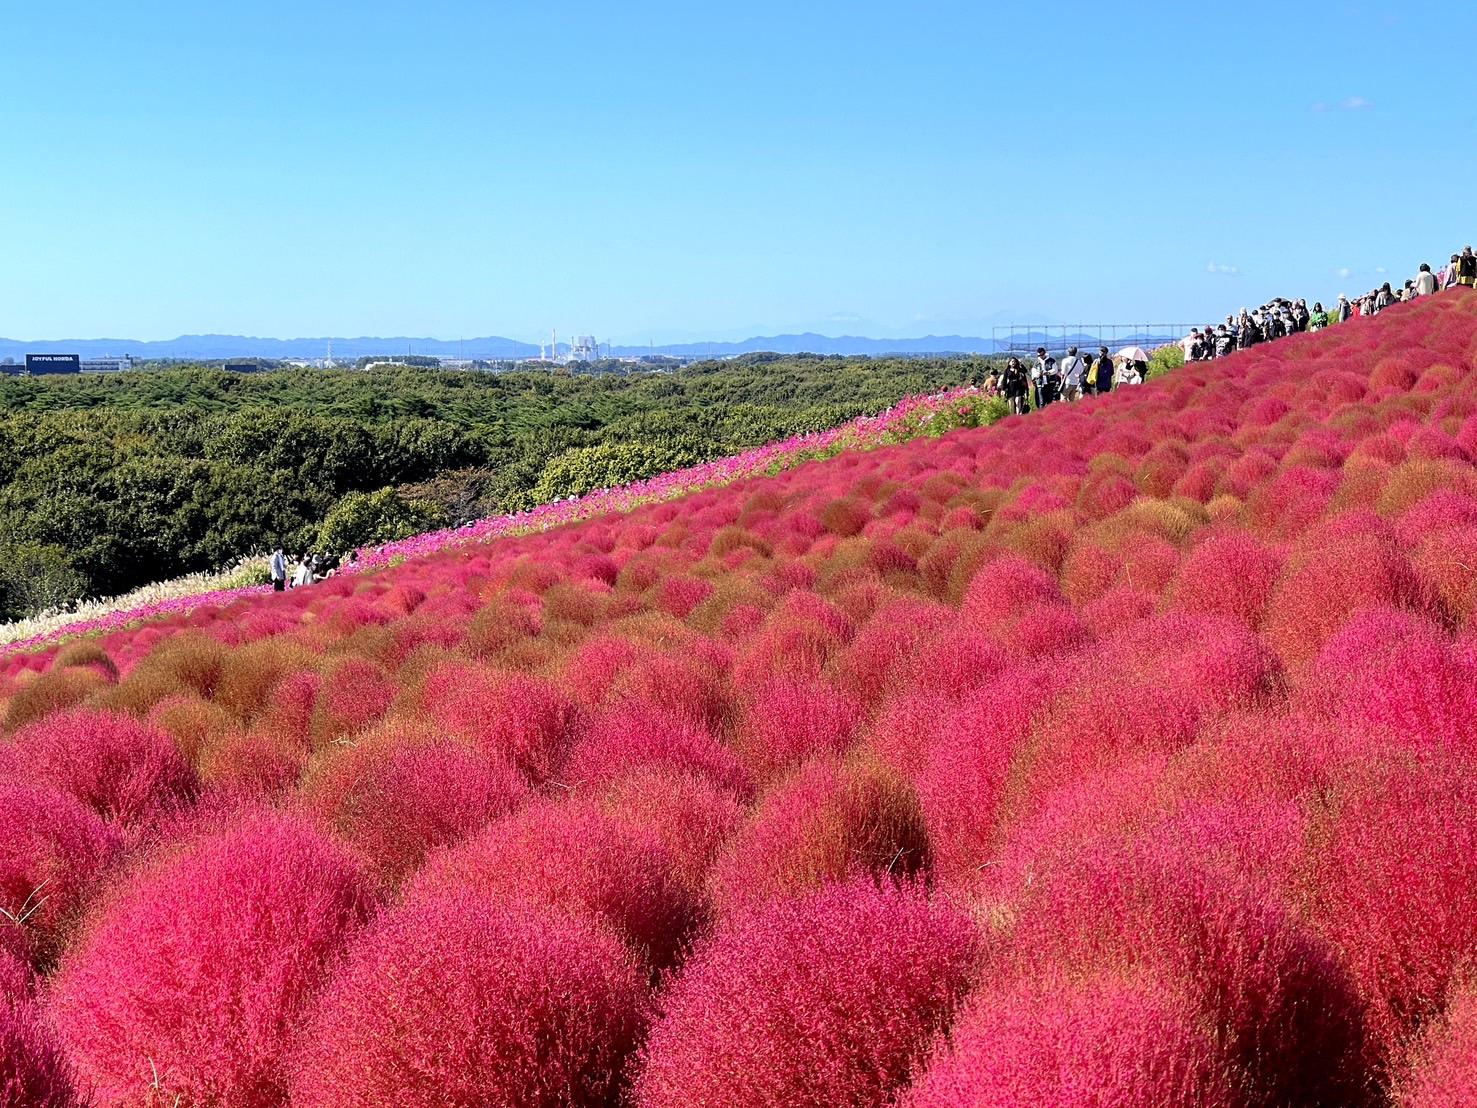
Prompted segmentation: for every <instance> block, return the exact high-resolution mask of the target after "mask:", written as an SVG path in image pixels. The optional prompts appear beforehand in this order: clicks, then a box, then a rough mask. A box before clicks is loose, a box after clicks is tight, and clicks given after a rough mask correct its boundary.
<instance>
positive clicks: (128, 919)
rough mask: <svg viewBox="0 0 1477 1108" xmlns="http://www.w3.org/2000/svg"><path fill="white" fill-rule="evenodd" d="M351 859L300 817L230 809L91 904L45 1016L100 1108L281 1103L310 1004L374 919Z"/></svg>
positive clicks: (250, 1107) (268, 1107)
mask: <svg viewBox="0 0 1477 1108" xmlns="http://www.w3.org/2000/svg"><path fill="white" fill-rule="evenodd" d="M371 906H372V902H371V899H370V891H369V886H368V884H367V883H366V882H365V880H364V879H363V877H361V876H360V874H359V871H358V869H357V867H356V866H355V865H354V863H353V861H352V860H351V858H350V857H349V855H348V854H347V852H345V851H344V850H342V849H341V848H338V847H335V846H333V845H332V844H331V843H329V842H328V841H327V840H326V839H325V838H324V837H323V836H322V835H321V834H320V833H319V832H318V831H316V830H314V829H313V827H312V826H311V825H310V824H308V823H307V821H306V820H304V819H302V818H301V817H294V816H289V815H285V814H277V813H268V812H262V813H258V814H250V815H246V816H243V817H240V818H239V819H237V820H236V821H235V822H234V824H233V825H232V826H230V827H229V828H227V829H226V830H223V831H218V832H214V833H206V834H203V835H201V836H199V837H197V838H194V839H192V840H190V841H187V842H186V843H184V844H183V845H181V846H180V847H178V848H175V849H172V850H170V851H167V852H165V853H164V854H162V855H161V856H160V857H159V859H158V860H157V861H153V862H146V863H145V864H144V865H142V866H141V867H140V868H139V869H138V870H137V872H135V873H134V874H133V875H132V876H131V877H130V878H129V879H128V880H127V881H126V882H125V883H124V884H123V885H121V886H120V887H119V888H118V889H116V890H114V891H113V892H112V893H111V894H110V895H108V896H107V897H105V898H104V899H103V900H102V901H101V903H99V904H98V905H97V907H96V908H95V909H94V912H93V915H92V917H91V918H90V919H89V920H88V922H87V924H86V928H85V933H84V934H83V935H82V937H81V938H80V939H79V941H78V943H77V944H76V945H75V946H74V948H73V949H72V950H71V951H70V952H69V954H68V956H67V958H66V959H65V960H64V962H63V964H62V966H61V968H60V971H59V973H58V974H57V977H56V981H55V984H54V988H53V992H52V995H51V999H50V1004H49V1015H50V1017H51V1020H52V1022H53V1023H54V1024H55V1026H56V1029H57V1033H58V1035H59V1037H60V1039H61V1041H62V1043H63V1044H64V1046H65V1048H66V1051H67V1055H68V1057H69V1058H70V1059H71V1060H72V1062H73V1064H74V1065H75V1066H76V1069H77V1074H78V1081H79V1085H80V1087H81V1088H83V1089H85V1090H92V1091H93V1093H94V1095H95V1097H96V1099H97V1100H99V1101H101V1102H103V1103H110V1104H112V1103H119V1104H126V1105H145V1104H152V1103H155V1102H156V1101H157V1100H159V1099H162V1100H163V1101H164V1102H166V1103H173V1102H174V1101H175V1100H176V1098H178V1100H179V1101H180V1103H182V1104H183V1103H190V1104H203V1103H210V1104H220V1105H231V1106H239V1108H279V1106H280V1105H281V1104H282V1102H283V1099H284V1096H285V1093H286V1087H287V1078H288V1052H289V1049H290V1048H291V1045H292V1043H293V1039H294V1037H295V1035H296V1034H297V1032H298V1030H299V1027H300V1025H301V1022H302V1015H303V1007H304V1004H305V1002H306V1000H307V998H308V995H309V993H310V992H311V991H312V989H313V988H314V987H316V986H317V985H318V984H319V983H320V981H321V979H322V977H323V975H324V973H325V971H326V969H327V966H328V963H329V961H330V960H331V959H332V958H333V957H334V956H335V955H336V954H337V953H338V951H339V950H340V948H341V947H342V946H343V945H344V943H345V942H346V941H347V940H348V939H349V938H350V937H351V936H352V935H353V934H354V932H355V931H356V930H357V929H358V927H359V926H360V925H361V924H362V923H363V922H364V920H365V919H366V917H367V916H368V914H369V912H370V909H371Z"/></svg>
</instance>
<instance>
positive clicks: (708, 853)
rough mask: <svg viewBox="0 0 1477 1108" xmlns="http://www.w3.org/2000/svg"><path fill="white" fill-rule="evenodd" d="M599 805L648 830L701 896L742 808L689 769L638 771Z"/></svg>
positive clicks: (681, 876)
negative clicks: (709, 872)
mask: <svg viewBox="0 0 1477 1108" xmlns="http://www.w3.org/2000/svg"><path fill="white" fill-rule="evenodd" d="M601 808H602V809H603V810H604V811H605V812H606V813H607V814H609V815H611V816H613V817H615V818H616V819H618V820H620V821H621V822H622V823H625V824H627V825H629V826H633V827H637V828H640V829H641V830H642V831H650V832H652V833H654V834H655V835H656V837H657V838H658V839H659V840H660V841H661V844H662V845H663V846H664V847H666V848H667V850H668V852H669V853H670V854H671V856H672V872H673V874H674V875H675V876H676V878H677V880H678V881H680V882H681V883H682V886H683V887H684V888H685V889H687V891H688V892H690V893H691V894H692V895H693V896H695V897H702V896H704V895H706V891H705V890H706V882H707V878H708V870H709V869H710V868H711V867H712V865H713V859H714V858H715V857H717V855H718V851H719V850H721V849H722V847H723V844H724V842H725V841H726V840H727V839H728V837H729V836H730V835H732V834H733V833H734V832H735V831H736V830H738V827H739V825H740V824H741V823H742V822H743V818H744V814H745V809H744V807H743V805H742V804H741V803H740V802H739V800H738V798H737V797H736V796H734V794H733V793H730V792H728V791H727V790H725V789H721V788H718V787H717V786H716V785H714V784H712V783H711V782H710V781H709V780H708V779H706V778H703V777H698V776H696V775H695V774H692V773H671V772H666V771H661V770H658V769H655V768H652V767H647V768H641V769H637V770H635V771H634V772H632V773H629V774H627V775H626V776H624V777H622V778H621V779H620V780H619V781H617V782H615V783H614V784H613V785H611V786H610V787H609V789H608V790H607V791H606V793H605V795H604V796H603V797H602V798H601Z"/></svg>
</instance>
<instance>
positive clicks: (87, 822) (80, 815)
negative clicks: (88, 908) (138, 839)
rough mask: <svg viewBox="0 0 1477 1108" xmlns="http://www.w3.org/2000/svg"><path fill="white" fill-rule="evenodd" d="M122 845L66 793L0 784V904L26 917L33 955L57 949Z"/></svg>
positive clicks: (45, 957)
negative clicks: (93, 887) (89, 893)
mask: <svg viewBox="0 0 1477 1108" xmlns="http://www.w3.org/2000/svg"><path fill="white" fill-rule="evenodd" d="M121 845H122V844H121V842H120V839H119V836H118V833H117V832H116V831H115V830H113V829H112V828H110V827H109V826H108V825H107V824H106V823H104V822H103V820H102V819H101V818H100V817H99V816H98V815H97V814H96V813H94V812H91V811H89V810H88V809H87V808H85V807H83V806H82V804H81V802H80V801H78V800H76V799H74V798H73V797H70V796H68V795H67V794H66V793H61V792H57V791H55V790H53V789H45V788H37V787H35V786H31V785H21V784H11V783H8V782H0V909H4V911H5V913H6V915H7V916H9V917H10V919H12V920H20V921H24V922H23V927H24V930H25V936H26V945H27V947H28V948H29V957H30V958H31V959H32V960H33V961H36V962H38V963H42V964H44V963H46V962H48V961H50V959H51V958H52V957H54V956H55V955H56V954H57V953H58V951H59V950H60V949H61V946H62V944H63V942H64V941H65V940H66V937H67V934H68V932H69V930H70V928H71V925H72V924H73V923H74V922H75V921H76V918H77V915H78V914H79V912H80V911H81V909H82V906H83V902H84V898H85V897H86V895H87V894H88V892H89V891H90V890H91V887H92V885H93V883H94V882H95V881H96V880H97V878H98V877H99V876H100V875H101V874H102V872H103V870H104V869H106V868H107V866H108V865H109V864H110V863H111V862H112V860H113V859H114V858H115V857H116V856H117V854H118V851H119V849H120V847H121Z"/></svg>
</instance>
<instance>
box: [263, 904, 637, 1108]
mask: <svg viewBox="0 0 1477 1108" xmlns="http://www.w3.org/2000/svg"><path fill="white" fill-rule="evenodd" d="M648 1007H649V993H648V987H647V985H646V983H645V971H644V970H643V969H642V968H641V967H640V966H639V965H638V963H637V961H636V959H635V958H634V957H633V955H632V954H631V953H630V951H629V950H628V949H627V948H626V947H625V946H624V945H623V944H622V943H621V942H620V941H619V940H618V939H617V938H616V937H615V936H613V935H611V934H610V933H608V932H607V931H605V930H603V929H602V928H600V927H599V926H598V925H597V924H596V923H594V922H592V921H589V920H585V919H579V918H574V917H570V916H567V915H564V914H562V913H557V912H552V911H549V910H547V909H544V910H539V909H537V908H534V907H531V906H529V905H527V904H510V905H504V904H499V903H496V902H494V901H491V900H489V899H487V898H486V897H483V896H479V895H475V894H466V893H463V894H456V893H442V894H438V895H437V896H435V897H432V898H430V899H426V900H421V901H417V902H415V903H412V904H409V905H406V906H405V907H402V908H399V909H397V910H395V911H393V912H391V913H389V914H388V915H386V916H385V917H384V918H382V919H381V920H380V921H379V922H378V923H377V924H376V925H375V926H374V927H373V929H372V930H371V931H370V932H369V933H368V934H366V935H365V936H364V937H363V939H362V940H361V941H360V942H358V943H357V944H356V945H355V946H354V948H353V950H352V951H351V953H350V955H349V958H348V960H347V962H346V963H345V965H344V967H343V969H342V970H341V971H340V972H339V974H338V976H337V978H336V979H335V980H334V981H333V983H332V984H330V985H329V986H328V987H327V988H326V989H325V990H324V991H323V993H322V995H321V996H320V997H319V999H318V1000H317V1002H316V1003H315V1005H314V1008H313V1011H312V1013H311V1016H310V1018H309V1021H308V1024H307V1026H306V1029H305V1032H304V1034H303V1036H302V1040H301V1041H302V1044H303V1049H302V1053H301V1054H300V1056H299V1057H298V1058H297V1060H296V1063H295V1066H294V1076H293V1080H292V1104H293V1105H294V1106H295V1108H399V1106H403V1108H422V1106H424V1105H427V1104H439V1105H447V1106H449V1108H501V1106H507V1108H524V1106H529V1105H547V1106H549V1108H553V1106H555V1105H567V1106H570V1108H604V1106H606V1105H610V1104H615V1103H617V1102H618V1100H619V1092H620V1083H621V1075H622V1074H623V1072H624V1071H625V1063H626V1060H627V1058H628V1056H629V1055H630V1053H631V1052H632V1050H633V1049H634V1048H635V1046H636V1043H637V1041H638V1039H639V1036H640V1033H641V1030H642V1028H643V1026H644V1024H645V1022H646V1018H647V1013H648Z"/></svg>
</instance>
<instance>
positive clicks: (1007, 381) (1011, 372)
mask: <svg viewBox="0 0 1477 1108" xmlns="http://www.w3.org/2000/svg"><path fill="white" fill-rule="evenodd" d="M1000 392H1001V394H1002V395H1004V397H1005V400H1006V402H1007V403H1008V404H1009V405H1010V410H1011V412H1012V414H1014V415H1024V414H1025V411H1026V367H1025V366H1023V365H1021V360H1020V359H1019V358H1011V359H1010V361H1008V362H1006V363H1005V372H1004V373H1002V374H1001V375H1000Z"/></svg>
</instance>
